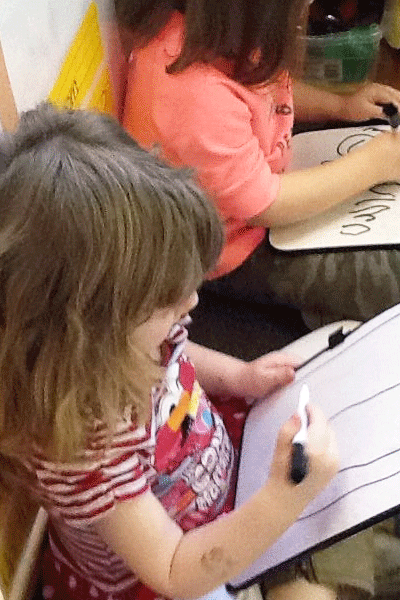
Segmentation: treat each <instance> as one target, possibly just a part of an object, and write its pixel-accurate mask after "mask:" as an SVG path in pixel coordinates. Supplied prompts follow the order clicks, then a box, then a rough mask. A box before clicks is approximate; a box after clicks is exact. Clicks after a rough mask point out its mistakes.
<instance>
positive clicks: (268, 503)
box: [95, 407, 338, 598]
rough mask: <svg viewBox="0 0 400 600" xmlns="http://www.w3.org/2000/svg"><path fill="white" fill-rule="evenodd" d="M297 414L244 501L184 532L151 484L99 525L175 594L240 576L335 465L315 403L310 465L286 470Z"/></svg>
mask: <svg viewBox="0 0 400 600" xmlns="http://www.w3.org/2000/svg"><path fill="white" fill-rule="evenodd" d="M298 429H299V419H298V417H292V419H290V420H289V421H288V422H287V423H286V424H285V425H284V427H283V428H282V429H281V432H280V434H279V436H278V441H277V447H276V450H275V454H274V459H273V462H272V465H271V469H270V474H269V478H268V480H267V482H266V483H265V484H264V485H263V487H262V488H261V489H260V491H259V492H257V493H256V494H254V495H253V496H252V497H251V498H250V499H249V500H248V501H247V502H246V503H245V504H244V505H243V506H241V507H240V508H239V509H237V510H234V511H233V512H231V513H229V514H227V515H224V516H222V517H220V518H218V519H216V520H215V521H213V522H212V523H209V524H207V525H204V526H202V527H199V528H197V529H194V530H192V531H190V532H188V533H183V531H182V530H181V529H180V527H179V526H178V525H177V524H176V523H175V522H174V521H173V520H172V519H171V518H170V517H169V516H168V515H167V513H166V512H165V510H164V508H163V507H162V505H161V504H160V502H159V501H158V500H157V499H156V497H155V496H154V495H153V494H152V493H151V492H146V493H144V494H143V495H141V496H139V497H137V498H135V499H134V500H130V501H126V502H121V503H120V504H119V505H117V507H116V508H115V510H113V511H111V512H110V513H109V514H108V515H107V516H106V517H104V518H103V519H102V520H100V521H99V522H98V523H97V524H96V525H95V527H96V528H97V530H98V532H99V533H100V535H101V536H102V537H103V539H104V540H105V541H106V542H107V543H108V544H109V545H110V546H111V548H112V549H113V550H114V551H115V552H116V553H117V554H118V555H120V556H121V557H122V558H123V559H124V561H125V563H126V564H127V565H128V566H129V567H130V568H131V569H132V570H133V571H134V572H135V573H136V574H137V575H138V577H139V578H140V579H141V581H143V582H144V583H146V584H147V585H148V586H150V587H151V588H153V589H154V590H156V591H157V592H158V593H160V594H164V595H166V596H168V597H171V598H198V597H199V596H202V595H203V594H205V593H207V592H209V591H211V590H212V589H215V588H216V587H218V586H219V585H221V584H222V583H225V582H227V581H229V580H230V579H232V578H233V577H235V576H237V575H238V574H239V573H240V572H241V571H242V570H243V569H245V568H246V567H247V566H249V565H250V564H251V563H252V562H254V560H256V559H257V558H258V557H259V556H260V555H261V554H262V553H263V552H265V551H266V550H267V549H268V548H269V547H270V546H271V545H272V544H273V543H274V542H275V541H276V540H277V539H278V538H279V537H280V536H281V535H282V533H283V532H284V531H285V530H286V529H287V528H288V527H290V526H291V525H292V524H293V523H294V521H295V520H296V519H297V518H298V516H299V515H300V514H301V513H302V512H303V510H304V508H305V507H306V506H307V504H308V503H309V502H310V501H311V500H312V499H313V498H314V497H315V496H316V495H317V494H319V492H320V491H321V490H322V489H323V488H324V487H325V486H326V484H327V483H328V482H329V481H330V479H331V478H332V477H333V475H334V474H335V472H336V471H337V468H338V458H337V449H336V443H335V439H334V436H333V433H332V431H331V429H330V428H329V426H328V424H327V422H326V420H325V418H324V416H323V414H322V412H321V411H320V410H319V409H317V408H316V407H310V426H309V431H308V433H309V435H308V456H309V460H310V471H309V474H308V475H307V477H306V478H305V479H304V480H303V482H302V483H301V484H300V485H297V486H296V485H293V484H292V483H291V482H290V481H289V478H288V472H289V461H290V456H291V442H292V439H293V436H294V434H295V433H296V431H297V430H298Z"/></svg>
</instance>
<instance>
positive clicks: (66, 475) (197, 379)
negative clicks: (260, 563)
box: [0, 105, 338, 600]
mask: <svg viewBox="0 0 400 600" xmlns="http://www.w3.org/2000/svg"><path fill="white" fill-rule="evenodd" d="M3 155H4V161H5V168H4V170H3V172H2V173H1V174H0V398H1V401H0V500H1V505H2V515H3V519H2V523H1V529H2V540H3V542H4V543H5V541H6V540H7V539H8V540H10V539H11V538H12V536H15V535H16V534H15V529H14V526H15V525H16V521H15V518H13V516H15V515H16V514H18V510H17V509H18V505H19V504H20V503H21V501H23V502H24V501H25V496H26V493H27V492H29V494H30V495H31V497H32V499H33V500H34V501H35V502H37V503H39V504H41V505H43V506H44V507H45V508H46V509H47V511H48V514H49V519H50V525H49V540H48V546H47V549H46V552H45V555H44V558H43V566H42V579H43V590H42V597H43V599H45V600H50V599H52V600H88V599H89V598H97V599H98V600H111V599H112V600H132V599H134V598H135V599H144V598H146V599H151V598H153V599H154V598H156V597H161V596H163V597H169V598H196V597H199V596H201V595H203V594H205V593H207V592H209V591H210V590H213V589H214V588H216V587H217V586H219V585H221V584H222V583H224V582H226V581H228V580H229V579H230V578H232V577H234V576H235V575H236V574H238V573H239V572H240V571H241V570H242V569H243V568H245V567H246V566H247V565H249V564H250V563H251V562H252V561H254V560H255V559H256V558H257V557H258V556H259V555H260V554H261V553H262V552H264V551H265V550H266V549H267V548H268V547H269V546H271V545H272V544H273V543H274V541H275V540H276V539H277V538H278V537H279V536H280V535H281V534H282V533H283V532H284V531H285V530H286V529H287V528H288V527H290V525H291V524H292V523H293V522H294V521H295V520H296V519H297V517H298V516H299V515H300V513H301V512H302V511H303V510H304V508H305V506H306V505H307V504H308V503H309V502H310V501H311V500H312V499H313V498H314V497H315V496H316V495H317V494H318V493H319V492H320V491H321V490H322V489H323V488H324V486H325V485H326V484H327V483H328V482H329V481H330V479H331V478H332V477H333V475H334V474H335V472H336V470H337V464H338V460H337V450H336V446H335V440H334V436H333V433H332V431H331V429H330V428H329V426H328V425H327V422H326V420H325V418H324V416H323V415H322V414H321V412H320V410H319V409H318V408H317V407H310V426H309V445H308V453H309V458H310V470H309V474H308V475H307V477H306V478H305V480H304V481H303V482H302V484H301V485H297V486H296V485H294V484H293V483H291V481H290V480H289V477H288V472H289V463H290V456H291V441H292V439H293V436H294V434H295V433H296V431H297V430H298V429H299V419H298V417H296V416H294V417H293V418H292V419H290V421H289V422H287V423H286V424H285V425H284V426H283V428H282V429H281V432H280V435H279V437H278V440H277V447H276V451H275V456H274V460H273V463H272V466H271V471H270V474H269V477H268V479H267V481H266V482H265V483H264V484H263V485H262V487H261V489H260V491H259V492H258V493H256V494H255V495H254V496H253V497H252V498H251V499H250V500H249V501H248V502H247V503H246V504H245V505H243V506H242V507H240V508H238V509H236V510H232V495H233V489H234V484H235V476H236V448H235V445H236V446H237V438H238V437H239V435H240V427H238V423H236V428H235V429H236V434H237V435H234V436H233V437H231V435H230V432H229V431H228V430H227V427H226V425H225V423H224V420H223V418H222V416H221V414H222V413H223V406H224V404H223V402H220V403H219V410H217V409H216V408H215V407H214V406H213V404H211V402H210V401H209V399H208V397H207V395H206V392H207V393H209V394H212V395H213V396H215V397H218V398H219V399H221V398H222V399H225V400H226V404H229V405H230V404H231V402H234V401H233V400H232V398H256V397H264V396H265V395H267V394H268V393H269V392H270V391H271V390H273V389H275V388H276V387H277V386H282V385H285V384H288V383H289V382H291V381H292V380H293V378H294V366H295V361H294V360H293V359H291V358H290V357H289V356H286V355H285V354H279V353H275V354H271V355H267V356H263V357H261V358H259V359H257V360H255V361H252V362H248V363H246V362H243V361H241V360H239V359H235V358H232V357H228V356H226V355H223V354H220V353H218V352H214V351H212V350H207V349H205V348H202V347H200V346H197V345H196V344H192V343H190V342H189V341H187V339H186V338H187V333H186V329H185V325H184V322H185V320H186V318H187V314H188V312H189V311H190V310H191V309H192V308H193V307H194V306H195V304H196V302H197V295H196V289H197V287H198V286H199V285H200V283H201V281H202V278H203V276H204V274H205V273H206V272H207V271H208V270H209V269H210V268H212V266H213V264H214V262H215V261H216V259H217V257H218V254H219V251H220V249H221V246H222V230H221V225H220V222H219V219H218V217H217V214H216V212H215V210H214V209H213V207H212V205H210V204H209V202H208V201H207V200H206V198H205V197H204V196H203V195H202V193H201V192H200V191H199V189H198V188H197V187H196V185H195V184H194V183H192V181H191V180H190V178H189V177H188V175H187V174H186V173H185V172H181V171H177V170H174V169H171V168H170V167H167V166H165V165H163V164H161V163H160V162H158V161H157V160H156V159H155V158H154V157H153V156H151V155H149V154H148V153H146V152H145V151H143V150H141V149H139V148H138V147H137V145H136V143H135V142H134V141H133V140H132V139H131V138H130V137H129V136H128V135H127V134H126V133H125V132H124V131H123V130H122V129H121V128H120V126H119V125H118V124H117V123H115V122H114V121H112V120H111V119H109V118H108V117H106V116H101V115H97V114H91V113H89V112H70V111H58V110H56V109H55V108H52V107H50V106H46V105H44V106H42V107H39V108H38V109H37V110H33V111H30V112H28V113H26V114H24V115H23V116H22V119H21V123H20V125H19V128H18V130H17V132H16V133H15V134H14V135H13V136H12V137H11V138H10V140H9V145H8V147H7V148H3ZM194 365H195V366H196V370H197V375H196V372H195V368H194ZM229 399H231V400H229ZM234 406H236V405H235V404H234ZM237 406H238V410H237V411H236V414H235V418H236V420H237V421H239V422H240V419H241V420H243V414H241V413H240V411H239V407H240V406H241V405H240V403H238V404H237ZM234 420H235V419H234ZM266 435H268V432H266ZM221 515H224V516H223V517H221V518H217V517H219V516H221ZM304 585H305V586H306V589H307V596H306V597H308V598H314V599H315V598H332V593H330V592H327V591H326V590H325V589H323V588H321V587H320V586H318V585H313V584H306V583H305V582H303V586H304ZM303 589H305V588H304V587H303ZM293 594H294V593H293ZM293 594H292V596H287V597H288V598H289V597H293V598H295V597H298V596H295V595H293Z"/></svg>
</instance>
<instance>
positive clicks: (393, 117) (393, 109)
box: [382, 102, 400, 132]
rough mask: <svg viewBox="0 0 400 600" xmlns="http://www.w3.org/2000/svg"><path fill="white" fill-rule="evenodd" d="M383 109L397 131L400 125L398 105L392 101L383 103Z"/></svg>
mask: <svg viewBox="0 0 400 600" xmlns="http://www.w3.org/2000/svg"><path fill="white" fill-rule="evenodd" d="M382 111H383V114H384V115H385V117H386V118H387V120H388V121H389V125H390V127H391V128H392V131H393V132H395V131H397V128H398V126H399V125H400V115H399V110H398V108H397V106H396V105H395V104H393V103H392V102H389V103H387V104H382Z"/></svg>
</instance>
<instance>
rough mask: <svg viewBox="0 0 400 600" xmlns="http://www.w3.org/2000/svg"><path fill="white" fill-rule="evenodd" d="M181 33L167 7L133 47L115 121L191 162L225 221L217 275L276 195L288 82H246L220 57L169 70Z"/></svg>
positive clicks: (248, 239)
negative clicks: (151, 34)
mask: <svg viewBox="0 0 400 600" xmlns="http://www.w3.org/2000/svg"><path fill="white" fill-rule="evenodd" d="M183 36H184V17H183V16H182V15H181V14H180V13H178V12H175V13H174V14H173V15H172V17H171V19H170V20H169V22H168V23H167V25H166V27H165V28H164V29H163V31H162V32H161V33H160V34H159V35H158V36H157V37H156V38H155V39H154V40H152V42H150V43H149V44H148V45H147V46H146V47H145V48H143V49H141V50H139V51H137V53H135V56H134V59H133V60H132V61H131V65H130V71H129V77H128V86H127V96H126V101H125V108H124V116H123V123H124V126H125V128H126V129H127V130H128V131H129V132H130V133H131V135H132V136H133V137H134V138H135V139H136V140H137V142H138V143H139V144H140V145H142V146H143V147H145V148H147V149H150V148H151V147H153V146H159V147H160V149H161V151H162V155H163V157H164V158H165V159H167V160H168V161H169V162H171V163H172V164H174V165H180V166H189V167H192V168H193V169H194V170H195V172H196V174H197V178H198V181H199V183H200V185H201V186H202V187H203V188H204V189H205V190H206V191H207V192H208V194H209V195H210V196H211V198H213V199H214V201H215V204H216V206H217V208H218V210H219V213H220V215H221V217H222V219H223V221H224V223H225V227H226V245H225V248H224V250H223V252H222V255H221V257H220V261H219V263H218V266H217V269H216V271H215V272H214V273H212V277H220V276H221V275H224V274H226V273H229V272H230V271H232V270H233V269H235V268H236V267H238V266H239V265H240V264H241V263H242V262H243V261H244V260H245V259H246V258H247V257H248V256H249V255H250V254H252V252H253V251H254V250H255V249H256V247H257V246H258V245H259V244H260V243H261V241H262V240H263V239H264V236H265V229H264V228H263V227H250V226H248V225H247V223H246V222H247V220H248V219H250V218H251V217H254V216H256V215H258V214H260V213H261V212H263V211H264V210H265V209H266V208H268V206H269V205H270V204H271V203H272V202H273V201H274V200H275V198H276V197H277V194H278V191H279V186H280V177H279V173H281V172H282V171H283V170H284V168H285V167H286V165H287V163H288V161H289V158H290V140H291V130H292V126H293V97H292V86H291V81H290V79H289V76H285V77H281V78H280V80H279V82H276V83H272V84H268V85H265V86H261V87H253V88H246V87H244V86H243V85H241V84H239V83H236V82H235V81H233V80H232V79H231V78H230V77H229V76H228V75H227V74H226V73H227V72H228V65H226V64H225V65H223V66H222V67H221V65H219V68H216V66H213V65H209V64H200V63H197V64H195V65H191V66H190V67H188V68H186V69H185V70H184V71H183V72H182V73H178V74H173V75H169V74H168V73H167V72H166V67H167V66H168V65H170V64H171V63H172V62H174V60H175V59H176V57H177V56H178V55H179V53H180V50H181V47H182V40H183ZM221 68H223V69H224V71H225V72H223V71H222V70H220V69H221Z"/></svg>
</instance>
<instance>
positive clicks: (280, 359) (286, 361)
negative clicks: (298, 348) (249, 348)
mask: <svg viewBox="0 0 400 600" xmlns="http://www.w3.org/2000/svg"><path fill="white" fill-rule="evenodd" d="M253 362H255V363H256V362H257V363H259V364H260V365H264V366H265V367H279V366H285V365H286V366H291V367H297V366H298V365H299V364H300V363H301V359H300V357H298V356H295V355H294V354H286V353H285V352H270V353H269V354H265V355H264V356H261V357H260V358H257V359H256V360H255V361H253Z"/></svg>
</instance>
